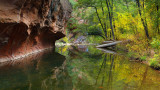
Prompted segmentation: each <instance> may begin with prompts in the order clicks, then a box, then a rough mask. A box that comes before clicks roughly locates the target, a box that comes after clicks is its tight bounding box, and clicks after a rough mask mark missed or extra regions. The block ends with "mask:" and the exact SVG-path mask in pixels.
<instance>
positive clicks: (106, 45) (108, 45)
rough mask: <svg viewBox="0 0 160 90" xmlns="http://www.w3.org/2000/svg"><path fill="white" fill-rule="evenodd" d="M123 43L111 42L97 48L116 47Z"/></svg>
mask: <svg viewBox="0 0 160 90" xmlns="http://www.w3.org/2000/svg"><path fill="white" fill-rule="evenodd" d="M121 42H122V41H116V42H111V43H107V44H102V45H98V46H96V47H97V48H104V47H110V46H114V45H116V44H118V43H121Z"/></svg>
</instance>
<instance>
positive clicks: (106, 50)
mask: <svg viewBox="0 0 160 90" xmlns="http://www.w3.org/2000/svg"><path fill="white" fill-rule="evenodd" d="M97 49H99V50H101V51H103V52H105V53H110V54H117V53H116V52H115V51H112V50H108V49H103V48H97Z"/></svg>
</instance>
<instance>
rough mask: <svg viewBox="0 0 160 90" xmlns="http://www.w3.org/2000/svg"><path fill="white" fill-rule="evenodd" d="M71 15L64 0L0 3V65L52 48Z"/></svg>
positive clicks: (68, 4)
mask: <svg viewBox="0 0 160 90" xmlns="http://www.w3.org/2000/svg"><path fill="white" fill-rule="evenodd" d="M71 12H72V8H71V5H70V3H69V1H68V0H0V62H4V61H9V60H15V59H18V58H22V57H25V56H27V55H29V54H33V53H35V52H39V51H41V50H44V49H46V48H50V47H54V45H55V41H56V40H58V39H60V38H62V37H64V36H65V33H64V32H65V27H66V23H67V21H68V19H69V18H70V15H71Z"/></svg>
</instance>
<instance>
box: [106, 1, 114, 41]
mask: <svg viewBox="0 0 160 90" xmlns="http://www.w3.org/2000/svg"><path fill="white" fill-rule="evenodd" d="M106 4H107V8H108V14H109V21H110V28H111V30H112V36H113V40H115V36H114V30H113V22H112V19H113V17H112V16H113V14H112V11H111V10H113V7H112V6H111V4H110V1H108V0H106Z"/></svg>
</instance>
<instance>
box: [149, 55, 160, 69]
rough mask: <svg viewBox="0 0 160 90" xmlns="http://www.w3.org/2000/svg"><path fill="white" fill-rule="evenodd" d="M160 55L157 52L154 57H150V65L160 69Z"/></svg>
mask: <svg viewBox="0 0 160 90" xmlns="http://www.w3.org/2000/svg"><path fill="white" fill-rule="evenodd" d="M159 62H160V56H159V55H157V54H155V55H154V57H153V58H152V59H150V61H149V64H150V66H152V67H154V68H156V69H159V68H160V63H159Z"/></svg>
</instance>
